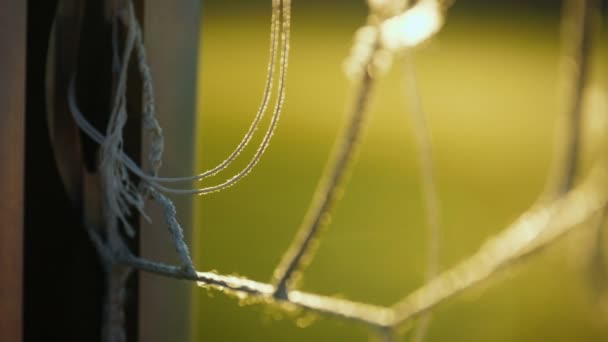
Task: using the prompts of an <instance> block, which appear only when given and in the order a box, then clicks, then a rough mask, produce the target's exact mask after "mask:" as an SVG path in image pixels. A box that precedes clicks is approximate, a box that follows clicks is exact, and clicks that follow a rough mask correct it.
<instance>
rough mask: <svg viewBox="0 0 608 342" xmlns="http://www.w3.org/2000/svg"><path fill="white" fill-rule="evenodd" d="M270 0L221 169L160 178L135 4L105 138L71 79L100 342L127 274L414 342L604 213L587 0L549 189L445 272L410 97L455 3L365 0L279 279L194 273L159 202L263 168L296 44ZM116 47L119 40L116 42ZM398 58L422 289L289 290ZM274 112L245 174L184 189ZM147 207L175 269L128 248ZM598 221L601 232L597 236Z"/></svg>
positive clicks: (118, 333) (126, 17)
mask: <svg viewBox="0 0 608 342" xmlns="http://www.w3.org/2000/svg"><path fill="white" fill-rule="evenodd" d="M271 4H272V6H271V24H270V48H269V58H268V66H267V73H266V83H265V86H264V91H263V96H262V98H261V100H260V104H259V108H258V109H257V111H256V112H255V116H254V118H253V120H252V122H251V124H250V126H249V128H248V130H247V132H246V133H245V135H244V137H243V138H242V140H241V141H240V142H239V143H238V144H237V146H236V147H235V148H234V150H233V151H232V152H231V153H230V154H228V156H226V157H225V159H224V160H223V161H222V162H220V163H219V164H218V165H217V166H215V167H213V168H211V169H209V170H206V171H203V172H201V173H199V174H197V175H186V176H178V177H160V176H159V175H158V171H159V169H160V167H161V163H162V154H163V140H164V139H165V137H164V136H163V132H162V129H161V127H160V125H159V122H158V121H157V119H156V116H155V106H154V104H155V98H154V91H153V87H152V76H151V71H150V69H149V67H148V63H147V58H146V49H145V46H144V43H143V39H142V31H141V28H140V26H139V23H138V19H137V18H136V16H135V13H134V10H133V5H132V4H131V3H130V2H125V6H124V8H122V9H121V11H120V12H119V13H120V15H119V17H118V18H117V20H118V22H119V23H120V25H122V27H123V28H124V31H125V32H126V34H125V40H124V41H116V42H115V54H116V56H115V66H116V67H117V68H118V70H120V72H119V78H118V82H117V86H116V91H115V92H114V97H113V104H112V111H111V113H109V121H108V125H107V127H106V129H105V131H103V132H102V131H100V130H98V129H97V128H95V127H94V125H92V124H91V123H90V122H89V121H87V119H86V115H84V114H83V113H82V112H81V110H80V109H79V106H78V103H77V102H78V101H77V99H76V96H75V91H76V89H77V87H78V84H77V83H76V82H75V77H74V78H73V80H72V82H71V83H70V87H69V91H68V94H67V96H68V103H69V109H70V112H71V113H72V117H73V120H74V121H75V122H76V124H77V125H78V127H79V128H80V130H81V131H82V132H83V133H84V134H86V135H87V136H88V137H89V138H90V139H92V140H93V141H94V142H96V143H97V144H99V146H100V147H101V148H100V168H99V184H100V189H101V191H100V194H101V198H100V199H99V200H100V203H101V210H102V213H103V215H102V217H101V218H100V219H99V221H98V222H97V223H96V224H88V225H86V227H87V230H88V233H89V236H90V238H91V240H92V241H93V242H94V244H95V246H96V249H97V251H98V254H99V256H100V258H101V260H102V262H103V264H104V266H105V270H106V272H107V274H108V277H109V278H110V282H109V285H108V289H107V291H108V295H107V298H108V299H107V301H106V310H105V313H106V315H105V321H104V337H103V338H104V340H105V341H124V340H126V337H125V333H124V312H123V305H124V297H125V282H126V280H127V279H128V277H129V275H130V274H131V273H132V272H133V271H144V272H151V273H155V274H159V275H163V276H166V277H172V278H176V279H184V280H190V281H194V282H197V283H198V285H200V286H201V287H205V288H213V289H218V290H221V291H222V292H223V293H226V294H228V295H234V296H236V297H238V298H240V299H242V300H244V301H245V302H246V303H251V304H254V303H259V304H261V305H272V306H276V307H279V308H281V309H284V310H287V311H290V312H296V313H302V312H315V313H319V314H323V315H326V316H329V317H335V318H337V319H343V320H348V321H352V322H355V323H360V324H363V325H365V326H367V327H369V328H370V330H371V331H372V332H373V333H375V334H379V336H381V337H382V338H383V339H385V340H387V341H391V340H393V339H395V338H397V336H398V331H399V328H400V327H402V326H404V325H405V324H410V323H412V322H416V330H415V334H414V335H413V338H414V340H415V341H422V340H424V336H425V333H426V331H427V329H428V326H429V322H430V317H431V316H430V313H431V312H432V311H433V309H434V308H435V307H437V306H438V305H439V304H441V303H442V302H444V301H445V300H447V299H449V298H452V297H455V296H457V295H459V294H460V293H462V292H463V291H465V290H467V289H470V288H472V287H474V286H476V285H478V284H480V283H482V282H483V281H484V280H487V279H488V278H490V277H492V276H494V275H496V274H497V273H499V272H500V271H501V270H504V269H508V268H509V267H511V266H512V265H514V264H516V263H518V262H519V261H521V260H523V259H525V258H527V257H529V256H533V255H535V254H536V252H538V251H540V250H542V249H543V247H545V246H547V245H549V244H552V243H553V242H554V241H556V240H557V239H558V238H560V237H562V236H564V235H565V234H567V233H568V232H570V231H572V230H573V229H575V228H577V227H580V226H581V223H585V222H587V221H589V220H590V219H592V218H595V217H596V216H597V215H599V214H600V213H603V212H604V211H605V208H606V206H607V205H608V191H607V190H606V189H608V174H607V170H606V167H605V166H606V165H605V163H604V161H602V160H599V161H597V164H596V166H595V168H594V169H593V171H592V172H590V173H589V175H587V176H586V177H585V178H584V180H583V181H581V182H580V184H575V176H576V175H577V172H578V164H579V159H580V156H579V155H580V149H581V147H580V141H581V133H580V132H581V120H582V92H583V89H584V88H585V86H586V85H587V83H588V74H589V72H590V70H589V60H590V55H591V54H592V52H593V49H592V44H591V43H592V39H591V37H592V35H593V34H594V31H595V30H597V23H595V22H594V20H595V19H596V15H597V13H596V11H598V7H597V6H598V4H596V3H595V2H594V1H592V0H584V1H574V0H573V1H566V5H565V6H564V13H563V17H564V22H565V23H567V25H564V26H567V27H568V30H567V34H565V35H564V37H565V39H566V41H565V43H566V46H567V48H566V49H565V51H566V52H565V53H564V58H567V59H568V60H570V61H571V62H572V63H571V65H572V67H571V68H570V69H569V70H568V73H569V74H568V75H566V76H567V78H568V80H567V82H566V83H567V84H568V85H569V88H568V96H567V98H568V103H567V105H566V106H564V108H565V110H564V119H565V122H567V124H565V125H564V134H563V135H562V136H564V137H565V139H560V140H559V141H558V144H557V146H556V151H557V152H556V157H555V158H554V159H555V163H554V164H555V165H554V167H553V168H552V170H553V171H552V174H551V176H550V177H549V179H550V181H549V182H548V185H547V187H546V189H547V190H546V191H545V193H544V194H543V196H541V197H540V199H539V200H538V201H537V203H536V204H535V205H533V206H532V207H531V208H530V209H529V210H527V211H525V212H524V213H522V214H521V216H520V217H519V218H518V219H517V220H515V222H513V223H512V224H511V225H509V226H507V227H506V228H505V229H504V230H503V231H502V232H501V233H499V234H497V235H495V236H493V237H492V238H490V239H489V240H488V241H487V242H485V243H484V244H483V245H482V246H481V247H480V248H479V249H478V250H477V251H476V252H474V253H473V254H471V255H470V256H469V257H468V258H466V259H465V260H464V261H462V262H461V263H458V264H457V265H455V266H453V267H451V268H449V269H445V270H441V269H440V265H439V253H440V250H441V248H440V241H439V236H440V221H441V220H440V212H441V210H440V206H439V199H438V195H437V193H438V192H437V185H436V179H435V178H436V177H435V170H434V168H435V167H434V164H433V157H432V154H433V153H432V146H431V143H430V137H429V132H428V128H427V123H426V120H425V114H424V110H423V107H422V104H421V101H420V99H419V94H418V84H417V80H416V76H415V63H414V55H415V54H416V48H417V47H418V46H419V45H420V44H421V43H423V42H425V41H427V40H428V39H431V38H432V37H433V36H434V35H435V34H436V33H437V32H439V30H440V29H441V27H442V25H443V24H444V21H446V20H449V16H448V15H447V14H448V10H449V7H450V5H451V1H441V0H418V1H415V0H414V1H407V0H368V8H369V15H368V18H367V22H366V23H365V25H364V26H363V27H361V28H360V29H359V30H358V31H357V32H356V33H355V38H354V43H353V46H352V50H351V55H350V56H349V57H348V59H347V61H346V63H345V70H346V74H347V76H348V77H349V78H350V79H351V80H352V82H353V83H354V84H355V85H356V87H355V88H356V90H355V96H354V99H353V101H352V103H351V104H350V106H349V107H348V113H347V114H348V115H347V121H346V122H345V123H344V124H343V127H342V132H341V134H340V136H339V138H338V139H337V142H336V144H335V146H334V148H333V152H332V154H331V157H330V159H329V161H328V162H327V165H326V168H325V171H324V172H323V175H322V177H321V179H320V181H319V183H318V186H317V189H316V191H315V193H314V196H313V199H312V201H311V204H310V206H309V208H308V211H307V213H306V215H305V217H304V219H303V222H302V224H301V226H300V227H299V229H298V230H297V232H296V234H295V237H294V239H293V242H292V243H291V245H290V246H289V248H288V249H287V251H286V252H285V254H284V255H283V257H282V259H281V260H280V263H279V264H278V265H277V266H276V268H275V269H274V276H273V279H272V281H271V282H269V283H265V282H259V281H254V280H250V279H246V278H244V277H237V276H230V275H222V274H218V273H215V272H204V271H199V270H197V268H196V266H195V264H194V263H193V261H192V257H191V255H190V250H189V247H188V245H187V244H186V243H185V241H184V234H183V230H182V227H181V226H180V223H179V221H178V220H177V218H176V215H177V213H176V209H175V206H174V205H173V203H172V201H171V200H170V199H169V197H167V194H179V195H205V194H213V193H215V192H218V191H222V190H224V189H226V188H228V187H231V186H233V185H236V184H238V182H239V181H241V180H242V179H243V178H245V177H246V176H247V175H248V174H249V173H250V172H251V171H252V170H253V169H254V168H255V166H256V165H257V164H258V162H259V161H260V160H261V159H262V157H263V155H264V152H265V151H266V149H267V147H268V146H269V144H270V142H271V140H272V137H273V134H274V132H275V129H276V128H277V126H278V123H279V118H280V114H281V111H282V108H283V104H284V100H285V94H286V80H287V69H288V57H289V48H290V25H291V24H290V23H291V0H271ZM116 37H117V38H116V39H117V40H118V35H117V36H116ZM131 59H134V60H135V64H136V65H137V67H138V73H139V75H140V77H141V80H142V84H143V88H142V94H143V110H142V120H143V128H144V130H146V131H147V133H148V136H149V137H150V139H149V141H148V142H147V143H148V146H147V150H148V151H150V153H149V155H148V156H147V163H146V165H144V166H140V165H138V163H136V162H135V161H133V160H132V159H130V158H129V157H128V156H127V154H126V153H125V152H124V147H123V130H124V127H125V124H126V122H127V118H128V116H129V114H130V113H128V111H127V74H128V72H129V65H130V62H129V61H130V60H131ZM395 62H402V63H403V66H404V68H403V70H404V71H403V75H402V77H403V81H404V98H405V100H406V102H407V105H408V112H409V113H410V120H411V123H412V127H413V129H414V133H415V138H416V139H415V141H416V146H417V154H418V156H419V163H420V170H421V179H422V185H421V188H422V191H423V201H424V207H425V213H426V214H425V216H426V221H427V228H428V236H429V239H428V240H429V242H428V246H427V250H428V255H427V265H426V270H427V272H426V282H425V284H424V285H423V286H421V287H420V288H418V289H417V290H415V291H413V292H411V293H409V294H405V295H404V297H403V298H402V299H401V300H399V301H397V302H396V303H395V304H394V305H392V306H378V305H372V304H368V303H362V302H357V301H352V300H346V299H340V298H335V297H328V296H323V295H318V294H314V293H308V292H304V291H300V290H298V281H297V280H298V279H300V278H301V277H303V275H304V271H305V268H306V266H307V264H308V263H309V262H310V260H311V259H312V258H313V257H314V255H315V248H316V246H317V245H318V244H319V243H320V242H321V234H322V231H323V230H324V229H325V228H327V226H328V224H329V219H328V217H329V214H330V213H331V211H332V208H333V207H334V205H335V204H336V202H337V201H338V200H339V199H340V196H341V194H342V191H343V189H344V187H345V186H346V183H347V178H348V170H349V168H350V167H351V165H352V164H353V162H354V160H355V155H356V152H357V149H358V146H359V145H360V143H361V141H362V136H363V131H364V128H365V124H366V122H367V115H368V112H369V110H368V109H369V108H368V107H369V97H370V96H371V94H372V93H373V91H374V88H375V85H376V83H377V82H379V81H380V80H381V79H382V77H383V75H385V74H386V73H388V72H390V69H391V65H392V64H394V63H395ZM74 76H75V75H74ZM296 81H297V80H296ZM275 92H276V95H275V97H274V98H275V101H274V103H272V102H271V99H272V98H273V95H272V94H273V93H275ZM268 112H270V114H269V115H270V120H269V123H268V125H267V126H266V127H265V128H263V133H262V139H261V142H260V143H259V145H258V146H257V148H255V152H254V153H253V155H252V156H251V157H249V159H248V162H247V163H246V164H245V166H244V167H243V168H241V169H240V170H238V171H237V172H236V173H234V174H233V175H230V176H227V177H226V178H225V181H222V182H220V183H218V184H214V185H207V186H201V187H195V188H188V187H185V186H182V185H183V184H190V183H191V182H197V183H196V184H198V182H200V181H203V180H206V179H207V178H209V177H211V176H215V175H218V174H220V173H222V172H224V171H225V170H227V168H228V167H229V166H230V165H231V164H232V163H233V162H234V161H235V160H237V158H238V157H239V156H241V154H242V152H243V151H245V150H246V148H247V146H248V145H249V144H250V143H251V142H252V141H253V137H254V135H255V132H256V131H257V130H258V129H259V128H262V125H261V123H262V122H263V120H262V119H263V117H264V116H265V115H266V114H267V113H268ZM170 138H171V137H167V139H170ZM134 179H137V181H134ZM147 198H150V199H152V200H154V201H156V202H158V203H160V205H161V207H162V208H163V210H164V217H165V223H166V226H167V229H168V230H169V232H170V233H171V238H172V241H171V243H172V244H173V245H174V247H175V250H176V251H177V254H178V256H179V261H180V264H178V265H171V264H165V263H161V262H157V261H154V260H148V259H144V258H141V257H138V256H136V255H135V254H134V253H132V251H131V250H130V249H129V248H128V245H129V244H128V240H129V239H130V238H132V237H133V236H135V231H134V228H133V227H132V226H131V225H130V223H129V217H131V216H132V215H133V214H134V212H137V213H139V214H140V215H141V216H142V217H144V218H146V217H147V215H146V208H145V206H144V203H145V199H147ZM602 216H603V215H602ZM602 223H603V222H600V223H599V224H598V226H597V229H598V230H600V229H601V226H602ZM596 248H597V249H598V252H597V255H598V258H602V257H603V256H601V252H600V251H601V246H599V245H598V246H596Z"/></svg>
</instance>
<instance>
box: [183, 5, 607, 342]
mask: <svg viewBox="0 0 608 342" xmlns="http://www.w3.org/2000/svg"><path fill="white" fill-rule="evenodd" d="M228 3H229V4H228ZM556 3H557V2H556ZM517 4H518V5H517V6H515V5H514V6H511V7H505V6H503V7H497V6H495V5H491V4H489V3H488V4H486V5H484V4H483V2H477V3H476V4H475V5H471V4H468V3H467V2H466V1H464V2H458V3H457V4H456V5H455V6H454V7H453V8H452V11H450V14H449V17H448V19H447V22H446V25H445V27H444V30H443V31H442V32H441V33H440V34H439V35H438V36H437V37H436V39H434V40H432V41H431V42H429V43H427V44H425V45H424V46H422V47H421V48H420V49H418V50H417V53H416V65H417V71H418V76H419V80H420V88H421V94H422V101H423V105H424V108H425V111H426V112H427V115H428V120H429V125H430V128H431V131H432V139H433V143H434V148H435V158H436V164H437V172H438V183H439V184H438V186H439V191H440V197H441V205H442V223H443V224H442V229H443V230H442V233H441V240H442V250H441V264H442V268H447V267H449V266H451V265H454V264H455V263H456V262H458V261H459V260H462V259H463V258H465V257H466V256H467V255H470V254H471V253H472V252H474V251H475V250H476V249H477V248H478V247H479V246H480V245H481V244H482V242H483V241H484V240H485V239H487V238H488V237H490V236H492V235H493V234H495V233H497V232H499V231H501V229H503V228H504V227H505V226H506V225H507V224H509V223H510V222H512V221H513V220H514V219H516V218H517V217H518V215H519V214H520V213H521V212H522V211H523V210H525V209H526V208H527V207H529V206H530V205H531V204H532V203H533V202H534V201H535V200H536V198H537V196H538V194H539V192H540V191H541V190H542V188H543V186H544V184H545V178H546V175H547V173H548V170H549V165H550V159H551V153H552V143H553V141H554V138H553V137H554V132H555V123H556V119H557V116H558V113H559V111H560V106H561V105H563V99H561V100H560V98H559V96H558V95H559V94H563V92H561V90H560V87H559V86H558V85H559V81H560V77H561V76H560V68H559V65H560V64H559V53H560V45H559V34H560V27H559V8H558V7H557V6H553V7H555V8H551V7H550V6H549V7H540V8H533V5H534V2H529V3H528V4H527V5H526V3H525V2H521V1H520V2H517ZM293 7H294V8H293V23H292V30H293V31H292V41H291V47H292V50H291V51H292V53H291V56H290V69H289V75H288V84H287V101H286V104H285V110H284V112H283V114H282V116H281V121H280V123H279V127H278V129H277V132H276V135H275V136H274V139H273V141H272V143H271V145H270V147H269V149H268V150H267V152H266V154H265V155H264V156H263V158H262V160H261V162H260V163H259V166H257V168H256V169H254V171H253V172H252V173H251V174H250V175H249V176H247V177H246V178H245V179H244V180H243V181H241V182H240V183H239V184H238V185H237V186H234V187H232V188H230V189H228V190H226V191H223V192H221V193H218V194H212V195H208V196H205V197H198V198H196V201H195V222H196V224H195V227H197V228H196V230H195V231H194V233H193V234H194V249H195V254H196V263H197V267H198V268H199V269H202V270H217V271H218V272H221V273H224V274H238V275H242V276H246V277H249V278H252V279H255V280H259V281H269V280H270V278H271V276H272V271H273V268H274V267H275V266H276V264H277V263H278V262H279V259H280V257H281V255H282V253H283V252H284V251H285V250H286V248H287V246H288V245H289V243H290V241H291V239H292V237H293V235H294V234H295V232H296V229H297V228H298V226H299V224H300V221H301V220H302V217H303V216H304V213H305V211H306V209H307V205H308V202H309V201H310V199H311V197H312V193H313V191H314V188H315V185H316V182H317V180H318V179H319V176H320V174H321V171H322V169H323V166H324V163H325V162H326V159H327V157H328V155H329V152H330V150H331V147H332V145H333V142H334V140H335V138H336V136H337V134H338V132H339V127H340V125H341V124H342V123H343V122H344V119H345V114H344V112H345V109H346V108H347V107H348V106H347V104H348V102H349V100H350V99H351V98H352V96H353V87H352V84H350V83H349V81H347V79H346V77H345V75H344V72H343V68H342V64H343V62H344V60H345V57H346V56H347V55H348V54H349V49H350V45H351V43H352V37H353V32H354V31H355V30H356V29H357V28H358V27H359V26H360V25H361V24H362V23H364V22H365V3H364V1H362V0H352V1H329V0H328V1H298V0H296V1H294V6H293ZM269 12H270V1H261V0H255V1H253V0H250V1H244V0H242V1H236V0H235V1H220V0H215V1H207V0H206V2H205V9H204V23H203V27H202V31H201V32H202V39H201V41H202V50H201V54H200V56H201V67H200V70H199V74H200V77H199V79H200V82H199V88H200V95H199V105H198V108H199V117H198V119H197V120H198V121H197V124H198V146H197V155H198V160H197V167H198V169H199V170H200V169H206V168H209V167H211V166H214V165H216V164H217V163H218V162H220V161H222V160H223V159H224V158H225V156H227V155H228V154H229V153H230V151H232V149H233V148H234V147H235V146H236V145H237V143H238V142H239V141H240V139H241V137H242V136H243V134H244V133H245V131H246V130H247V128H248V126H249V123H250V122H251V120H252V118H253V116H254V115H255V111H256V110H257V107H258V105H259V102H260V100H261V95H262V89H263V85H264V80H265V76H264V74H265V71H266V59H267V55H268V29H269V22H270V17H269ZM604 56H605V53H604V52H603V51H602V52H598V54H597V55H596V56H595V58H594V62H595V64H594V65H595V66H594V68H593V75H594V76H593V77H592V80H591V83H592V87H591V88H592V89H590V90H589V91H588V96H587V98H588V99H589V100H588V101H587V105H586V108H589V109H588V119H587V121H586V122H585V134H586V135H585V144H586V146H587V150H586V155H585V156H586V160H587V159H590V156H591V155H593V154H597V153H599V152H598V151H599V149H598V148H595V147H594V146H595V145H598V144H599V142H601V137H600V136H599V135H600V133H601V132H600V133H598V131H601V130H598V127H599V126H601V125H602V124H603V123H604V122H605V119H604V120H603V121H602V118H603V117H602V115H604V114H605V112H606V110H605V109H606V105H605V102H606V101H605V96H604V95H603V92H602V91H603V90H605V85H604V83H603V82H604V80H605V77H604V74H606V72H605V68H604V65H601V64H600V63H599V61H600V60H602V59H605V57H604ZM400 75H401V67H400V65H399V63H396V64H395V65H394V67H393V68H392V70H391V72H390V73H389V74H387V75H386V76H383V77H381V78H379V79H378V85H377V87H376V88H375V90H374V93H373V98H372V102H371V113H370V114H371V115H370V117H371V119H370V121H369V126H368V129H367V130H366V133H365V137H364V140H363V144H362V145H361V151H360V153H359V158H358V160H357V163H356V165H355V167H354V168H353V169H352V177H351V179H350V183H349V186H348V187H347V188H346V192H345V195H344V198H343V200H342V201H341V202H340V203H339V204H338V206H337V207H336V210H335V212H334V213H333V215H332V216H331V218H332V220H331V226H330V227H329V229H328V230H327V231H326V232H325V234H324V235H323V238H322V241H321V244H320V246H319V249H318V253H317V254H316V257H315V259H314V260H313V262H312V263H311V264H310V267H309V268H308V269H307V270H306V272H305V275H304V279H303V282H302V283H301V289H303V290H306V291H311V292H315V293H320V294H324V295H332V296H339V297H342V298H349V299H354V300H358V301H365V302H369V303H374V304H379V305H390V304H391V303H393V302H395V301H397V300H398V299H399V298H401V297H402V296H404V295H406V294H407V293H409V292H410V291H412V290H414V289H416V288H417V287H419V286H420V285H421V284H422V283H423V277H424V265H425V264H426V260H425V256H426V248H425V246H426V242H427V241H426V233H425V224H424V222H425V221H424V213H423V205H422V200H421V194H420V174H419V168H418V159H417V157H416V155H415V145H414V143H415V142H414V139H413V137H414V136H413V132H412V128H411V124H410V121H409V120H408V113H407V111H406V104H405V99H404V91H403V88H402V86H401V78H400V77H401V76H400ZM267 122H268V121H267V120H265V121H264V124H267ZM264 127H266V126H264ZM261 133H262V129H261V130H258V136H257V137H256V139H255V141H253V143H254V145H255V143H259V141H260V140H261V139H260V138H261V137H260V136H261ZM253 152H254V149H253V148H248V149H247V150H246V151H245V152H244V153H243V156H242V157H241V158H239V160H238V162H236V163H235V165H234V167H231V168H230V169H229V170H228V171H226V172H225V173H224V174H221V175H219V176H217V177H214V178H213V179H212V180H209V181H208V182H209V184H212V183H213V182H219V181H222V180H224V179H226V178H228V177H229V176H230V175H232V174H233V173H234V172H236V171H237V170H238V169H239V168H240V167H242V166H243V165H244V164H245V163H246V162H247V160H248V158H249V156H251V155H252V153H253ZM588 249H589V244H588V241H587V240H586V239H585V236H584V234H578V235H575V236H573V237H572V238H571V239H569V240H566V241H563V242H561V243H559V244H558V245H557V246H555V247H554V248H551V249H549V250H547V251H546V252H545V253H543V254H542V255H540V256H538V257H536V258H534V259H533V260H530V261H529V262H527V263H525V264H523V265H521V266H518V267H516V268H515V269H514V270H513V271H509V272H507V273H503V275H502V276H500V277H498V278H497V279H496V280H493V281H490V282H489V283H486V284H484V285H483V286H481V287H479V288H476V289H474V290H472V291H467V292H465V293H464V294H463V295H461V296H459V297H458V298H456V299H454V300H450V301H448V302H447V303H445V304H444V305H442V306H440V307H439V308H438V309H437V310H436V311H435V314H434V320H433V322H432V324H431V328H430V332H429V335H428V341H497V342H498V341H505V342H507V341H552V342H557V341H564V342H565V341H608V325H606V321H607V320H606V316H605V315H606V314H605V312H606V311H604V312H603V313H602V311H600V310H599V309H598V308H597V307H596V306H594V305H593V301H592V296H591V295H590V292H589V288H590V286H589V283H588V281H587V280H588V279H587V278H586V276H587V275H586V273H585V260H586V251H588ZM194 294H195V302H194V310H195V315H194V317H195V320H194V322H193V326H194V329H195V341H290V342H291V341H293V342H295V341H317V342H321V341H367V340H368V339H369V336H370V335H369V333H368V331H367V330H366V329H365V328H364V327H362V326H357V325H354V324H352V323H347V322H341V321H336V320H333V319H328V318H324V317H306V318H307V319H306V320H299V321H298V320H297V319H295V318H291V317H282V318H281V317H276V316H277V313H276V312H273V311H270V310H268V309H267V308H265V307H263V306H259V305H253V306H241V305H239V302H238V300H236V299H233V298H229V297H226V296H224V295H223V294H221V293H219V292H215V291H207V290H205V289H195V292H194ZM308 318H312V320H310V319H308ZM304 321H306V322H304ZM309 321H310V322H309ZM304 323H307V324H306V325H309V326H307V327H304V328H302V327H300V325H303V324H304ZM308 323H311V324H308Z"/></svg>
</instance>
